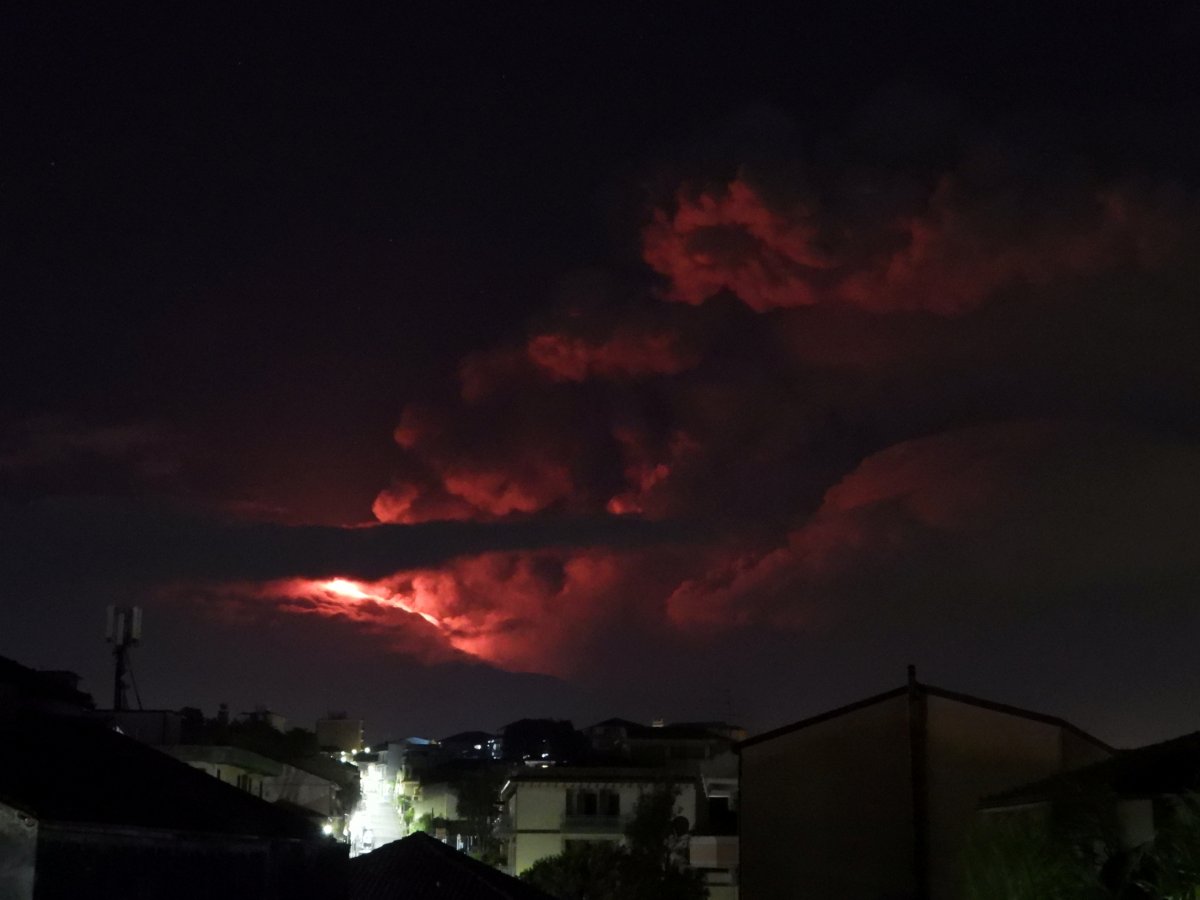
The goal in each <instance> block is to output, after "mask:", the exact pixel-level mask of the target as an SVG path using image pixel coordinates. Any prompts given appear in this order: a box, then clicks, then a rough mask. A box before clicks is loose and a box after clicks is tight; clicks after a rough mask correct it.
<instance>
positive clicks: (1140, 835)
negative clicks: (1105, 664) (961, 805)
mask: <svg viewBox="0 0 1200 900" xmlns="http://www.w3.org/2000/svg"><path fill="white" fill-rule="evenodd" d="M1198 790H1200V732H1194V733H1192V734H1185V735H1183V736H1182V737H1177V738H1173V739H1172V740H1169V741H1163V742H1161V743H1158V744H1150V745H1149V746H1146V747H1138V748H1137V749H1135V750H1124V751H1121V752H1120V753H1118V754H1117V755H1115V756H1113V757H1111V758H1110V759H1106V760H1103V761H1102V762H1098V763H1094V764H1092V765H1090V766H1085V767H1084V768H1081V769H1076V770H1074V771H1071V772H1066V773H1064V774H1062V775H1055V776H1052V777H1050V778H1046V779H1043V780H1041V781H1037V782H1034V783H1033V784H1027V785H1022V786H1021V787H1018V788H1015V789H1013V790H1009V791H1004V792H1002V793H999V794H995V795H993V796H991V797H985V798H984V799H983V801H982V802H981V803H980V810H981V813H982V815H981V819H982V820H984V821H986V820H989V819H995V818H997V817H1000V816H1004V815H1013V814H1019V815H1025V816H1035V817H1039V818H1045V819H1047V820H1048V819H1049V818H1050V816H1051V814H1052V813H1054V812H1062V811H1064V810H1063V809H1062V807H1064V806H1067V805H1070V804H1074V803H1079V802H1081V801H1082V802H1084V803H1086V804H1088V806H1089V808H1090V809H1091V810H1093V811H1102V812H1103V814H1104V815H1103V818H1104V819H1107V820H1108V821H1112V822H1115V823H1116V824H1117V835H1116V836H1117V838H1118V842H1119V846H1118V847H1115V848H1112V849H1114V850H1123V851H1136V850H1138V849H1139V848H1141V847H1143V846H1145V845H1146V844H1148V843H1149V842H1151V841H1152V840H1153V839H1154V837H1155V834H1156V833H1157V832H1158V830H1159V828H1161V827H1162V825H1163V824H1164V823H1165V822H1169V821H1170V820H1171V818H1172V817H1173V816H1174V815H1175V814H1176V811H1177V804H1178V803H1179V802H1180V800H1181V799H1182V798H1185V797H1194V796H1195V794H1196V792H1197V791H1198ZM1089 849H1090V848H1089Z"/></svg>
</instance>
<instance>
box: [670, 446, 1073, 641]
mask: <svg viewBox="0 0 1200 900" xmlns="http://www.w3.org/2000/svg"><path fill="white" fill-rule="evenodd" d="M1062 434H1063V428H1062V426H1057V425H1053V424H1047V423H1011V424H1004V425H995V426H986V427H980V428H974V429H967V430H964V431H957V432H950V433H947V434H940V435H935V436H932V437H927V438H920V439H917V440H912V441H905V442H904V443H901V444H897V445H895V446H893V447H889V448H887V449H886V450H882V451H880V452H879V453H876V454H873V455H872V456H869V457H868V458H867V459H865V460H863V461H862V463H860V464H859V466H858V467H857V468H856V469H855V470H854V471H853V472H851V473H850V474H849V475H847V476H846V477H845V478H843V479H842V480H841V481H840V482H839V483H837V484H836V485H834V486H833V487H831V488H830V489H829V490H828V491H827V492H826V494H825V498H824V501H823V502H822V504H821V506H820V508H819V509H818V510H817V512H816V513H815V514H814V515H813V516H812V517H811V518H810V519H809V520H808V521H807V522H805V523H804V524H803V525H802V526H801V527H799V528H796V529H794V530H792V531H791V532H790V533H789V534H788V535H787V536H786V539H785V541H784V542H783V543H782V545H779V546H775V547H772V548H768V549H761V548H756V547H744V546H741V547H739V546H734V547H731V548H727V549H726V550H724V551H722V555H723V556H724V559H722V560H721V561H720V562H719V563H718V564H717V565H715V566H712V567H711V568H710V569H709V571H708V572H707V573H706V574H704V575H703V576H701V577H698V578H691V579H688V580H687V581H685V582H684V583H683V584H681V585H680V586H679V587H678V589H677V590H675V591H674V593H673V594H672V595H671V597H670V599H669V600H668V611H669V614H670V616H671V617H672V619H674V620H675V621H676V622H677V623H679V624H681V625H696V624H704V623H707V624H709V625H714V624H723V623H726V622H728V621H730V620H731V619H733V620H737V621H751V620H753V619H755V618H760V617H761V618H766V619H769V620H772V621H776V622H781V623H787V624H795V623H796V621H797V617H798V616H799V617H801V618H803V616H805V615H807V614H808V613H806V612H804V610H806V608H807V606H808V603H809V602H811V601H814V600H815V599H817V598H819V597H820V596H821V595H822V593H823V592H826V591H828V590H829V589H830V586H831V585H832V584H834V583H836V581H837V580H838V579H839V578H841V577H843V576H844V575H846V573H847V572H850V571H852V570H853V569H854V568H855V567H857V566H860V565H861V564H862V563H863V562H864V556H868V557H869V558H870V560H871V562H872V563H875V564H878V563H886V562H887V561H888V560H892V559H896V558H898V557H901V556H903V554H905V553H906V552H908V551H909V550H910V549H911V548H912V547H913V546H916V545H917V544H918V543H920V541H921V539H922V535H923V534H927V533H929V532H944V533H948V534H950V533H952V534H956V535H960V536H961V535H964V534H970V533H972V532H974V531H982V530H984V529H985V528H986V527H987V526H988V525H990V524H991V522H992V520H993V517H994V515H995V514H996V513H997V511H998V509H999V508H1002V507H1003V504H1002V503H1000V502H999V501H1000V499H1001V498H1002V495H1003V491H1004V490H1005V489H1006V488H1011V487H1012V486H1015V485H1019V484H1021V483H1022V481H1023V477H1022V476H1023V474H1024V473H1025V470H1026V469H1027V467H1030V466H1032V465H1033V464H1034V462H1033V461H1035V460H1037V459H1038V458H1039V455H1040V454H1042V453H1043V452H1044V451H1046V450H1047V449H1048V448H1050V447H1052V446H1053V445H1054V443H1055V440H1056V439H1057V438H1058V437H1060V436H1061V435H1062Z"/></svg>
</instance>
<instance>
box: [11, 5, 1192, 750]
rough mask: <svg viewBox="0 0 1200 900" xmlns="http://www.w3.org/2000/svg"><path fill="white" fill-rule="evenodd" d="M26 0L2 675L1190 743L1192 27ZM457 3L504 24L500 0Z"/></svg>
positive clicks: (1089, 17) (182, 693)
mask: <svg viewBox="0 0 1200 900" xmlns="http://www.w3.org/2000/svg"><path fill="white" fill-rule="evenodd" d="M43 6H44V5H41V4H25V5H18V6H17V7H14V8H11V9H9V10H8V11H7V12H6V13H5V15H4V20H3V22H2V23H0V25H2V26H3V27H2V28H0V33H2V34H3V35H4V37H3V48H2V50H0V60H2V61H0V67H2V71H0V77H2V81H0V83H2V84H3V85H4V87H3V89H2V91H0V103H2V107H0V112H2V122H0V132H2V134H3V138H2V139H0V153H2V155H3V159H2V162H3V168H2V170H0V216H2V223H3V232H2V234H3V241H2V244H0V254H2V256H0V379H2V385H3V390H2V391H0V654H4V655H8V656H12V657H14V658H16V659H18V660H21V661H23V662H25V663H28V664H31V665H35V666H39V667H46V668H71V669H75V670H77V671H79V672H81V673H82V674H83V675H84V676H85V680H86V684H85V687H87V688H89V689H91V690H92V691H94V692H95V693H96V694H97V696H98V698H99V699H100V700H102V701H103V702H107V700H108V698H109V694H108V686H107V685H108V682H107V678H108V674H107V673H108V671H109V668H108V667H109V659H108V656H107V649H106V647H105V646H104V644H103V642H102V627H103V616H104V607H105V605H106V604H108V603H112V602H126V603H140V604H142V605H144V606H145V608H146V610H147V614H146V631H147V638H146V642H145V645H144V646H143V647H141V648H140V649H139V650H138V651H137V654H136V657H135V660H134V664H135V669H136V672H137V675H138V678H139V686H140V688H141V692H142V695H143V699H144V701H145V702H146V704H147V705H151V706H155V707H178V706H182V705H187V704H191V705H201V706H203V707H205V708H206V709H207V710H208V711H210V712H211V711H212V710H213V709H214V708H215V706H216V704H217V703H218V702H220V701H228V702H229V703H230V704H231V706H232V707H234V708H235V709H244V708H250V707H251V706H252V705H254V704H256V703H265V704H267V705H270V706H271V707H273V708H276V709H278V710H279V711H281V712H283V713H284V714H285V715H288V716H290V717H291V718H292V719H293V720H294V721H296V722H298V723H307V722H310V721H311V720H312V719H313V718H315V717H316V716H317V715H318V714H320V713H322V712H323V711H325V710H327V709H344V710H347V711H350V712H354V713H357V714H360V715H363V716H364V717H365V718H366V719H367V723H368V733H369V734H370V735H371V736H372V737H374V738H376V739H378V738H383V737H388V736H399V735H403V734H410V733H423V734H432V735H438V734H443V733H448V732H451V731H454V730H458V729H463V728H468V727H472V728H473V727H482V728H495V727H497V726H499V725H501V724H503V723H504V722H506V721H510V720H513V719H516V718H519V717H523V716H529V715H555V716H563V717H572V718H574V719H575V720H576V721H577V724H588V723H589V722H590V721H592V720H597V719H600V718H604V717H607V716H611V715H621V716H626V717H631V718H650V717H658V716H661V717H665V718H668V719H676V720H678V719H689V718H691V719H695V718H733V719H736V720H739V721H742V722H744V723H745V724H747V725H748V726H749V727H750V728H751V729H752V730H758V729H762V728H766V727H770V726H773V725H777V724H780V723H782V722H786V721H789V720H792V719H795V718H799V717H801V716H804V715H808V714H811V713H814V712H818V711H820V710H822V709H824V708H827V707H829V706H832V705H835V704H839V703H842V702H847V701H850V700H853V699H856V698H858V697H859V696H862V695H863V694H865V693H870V692H875V691H879V690H884V689H887V688H890V687H893V686H895V685H896V684H897V683H898V682H899V681H900V680H901V679H902V677H903V671H904V670H903V667H904V665H905V663H908V662H914V663H916V664H917V665H918V667H919V671H920V673H921V675H922V677H923V678H925V679H927V680H929V681H931V682H933V683H939V684H943V685H945V686H947V687H950V688H954V689H959V690H964V691H969V692H974V693H979V694H982V695H985V696H988V697H991V698H994V699H997V700H1000V701H1005V702H1010V703H1014V704H1019V705H1026V706H1030V707H1034V708H1037V709H1039V710H1043V711H1045V712H1050V713H1055V714H1060V715H1063V716H1066V717H1068V718H1070V719H1072V720H1073V721H1075V722H1076V723H1077V724H1079V725H1080V726H1082V727H1084V728H1088V729H1090V730H1092V731H1093V732H1095V733H1096V734H1097V736H1099V737H1101V738H1104V739H1107V740H1110V741H1112V742H1114V743H1117V744H1136V743H1138V742H1142V741H1146V740H1150V739H1155V738H1161V737H1167V736H1171V735H1174V734H1177V733H1182V732H1185V731H1192V730H1196V729H1197V728H1200V712H1197V711H1196V709H1195V706H1194V702H1193V698H1194V697H1195V696H1196V693H1197V690H1198V689H1200V667H1198V666H1197V665H1196V664H1195V645H1196V640H1197V637H1198V626H1200V606H1198V605H1197V603H1196V597H1197V595H1198V589H1200V528H1198V526H1200V391H1198V389H1197V385H1198V384H1200V354H1198V353H1197V352H1196V346H1197V340H1198V338H1200V304H1198V303H1197V300H1198V299H1200V298H1198V297H1197V284H1198V283H1200V282H1198V280H1197V275H1198V274H1200V271H1198V268H1200V267H1198V265H1197V259H1200V255H1198V253H1197V251H1200V239H1198V237H1197V235H1200V230H1198V228H1197V226H1198V225H1200V217H1198V215H1197V214H1198V212H1200V209H1198V206H1197V199H1198V197H1197V189H1198V188H1200V172H1197V168H1196V162H1195V161H1196V160H1197V159H1200V125H1198V124H1197V123H1198V122H1200V117H1198V115H1197V113H1200V109H1198V108H1197V107H1198V105H1200V104H1198V103H1197V101H1196V99H1195V88H1194V85H1195V84H1197V83H1200V71H1197V70H1198V69H1200V62H1198V60H1197V57H1196V54H1195V51H1194V48H1195V47H1196V46H1197V41H1198V40H1200V15H1197V13H1196V11H1195V7H1194V6H1193V5H1192V4H1186V3H1159V4H1145V5H1142V4H1139V5H1134V4H1116V3H1112V4H1107V3H1106V4H1088V5H1086V6H1085V5H1082V4H1080V5H1074V4H1052V5H1051V6H1053V7H1054V8H1053V9H1052V10H1047V9H1045V8H1043V7H1044V6H1045V4H1032V3H1030V4H1024V3H1018V4H1004V5H1003V9H998V8H994V7H993V8H987V7H984V6H981V5H974V4H950V3H946V4H895V3H875V4H864V3H860V4H840V3H838V4H833V3H830V4H824V5H816V4H793V5H792V7H791V9H790V12H787V13H779V12H777V11H768V10H767V7H766V6H764V7H763V8H762V9H760V10H754V9H752V8H749V7H747V6H746V5H745V4H737V5H732V4H731V5H729V6H722V5H720V4H699V5H696V4H693V5H692V7H690V8H685V7H679V8H675V9H671V8H668V7H667V6H666V5H662V6H653V8H646V7H647V6H648V5H646V4H642V5H639V6H637V7H636V8H635V7H633V6H631V7H630V8H629V9H628V10H618V9H613V8H611V7H612V6H613V5H611V4H610V5H603V6H601V5H597V6H595V7H593V8H592V9H590V10H581V9H580V8H578V5H577V4H549V3H544V4H542V3H538V4H534V3H530V4H500V5H494V6H493V8H491V9H489V10H486V11H482V12H481V11H480V10H477V9H474V8H471V9H468V8H466V6H465V5H464V6H461V7H455V6H454V5H452V4H431V5H429V6H428V7H427V8H422V7H420V6H419V5H418V4H403V5H400V6H399V7H398V8H397V10H396V11H395V12H393V13H391V14H388V15H383V16H380V17H377V18H370V19H367V18H362V19H352V20H347V19H345V18H342V17H340V16H339V15H338V14H337V13H336V12H335V11H334V10H331V9H328V8H326V9H322V10H313V11H311V12H308V11H305V10H304V9H303V8H302V5H298V4H293V5H290V6H288V7H280V8H279V9H274V10H268V9H267V8H266V7H265V6H255V8H253V9H249V10H247V9H234V8H232V7H229V8H215V7H209V8H206V9H204V10H199V11H195V12H194V14H192V15H184V14H182V13H181V12H180V11H178V10H164V9H162V8H160V7H151V6H149V5H147V6H146V7H145V8H144V9H142V10H140V11H134V9H133V8H124V9H122V10H121V11H120V12H116V11H110V10H106V9H102V8H87V9H83V8H72V9H65V8H64V9H61V10H57V11H55V10H48V9H45V8H43ZM471 6H472V7H473V6H475V5H474V4H472V5H471Z"/></svg>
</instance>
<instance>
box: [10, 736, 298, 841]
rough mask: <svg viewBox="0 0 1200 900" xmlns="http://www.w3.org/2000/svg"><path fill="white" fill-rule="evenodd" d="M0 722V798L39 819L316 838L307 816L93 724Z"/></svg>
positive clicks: (208, 832)
mask: <svg viewBox="0 0 1200 900" xmlns="http://www.w3.org/2000/svg"><path fill="white" fill-rule="evenodd" d="M2 725H3V730H4V736H3V739H2V740H0V800H3V801H4V802H6V803H8V804H10V805H13V806H15V807H18V808H20V809H23V810H24V811H26V812H28V813H30V814H32V815H33V816H35V817H36V818H38V819H41V820H43V821H46V822H59V823H87V824H97V825H117V826H126V827H133V828H149V829H162V830H173V831H191V832H203V833H207V834H236V835H255V836H263V837H282V838H302V839H304V838H307V839H313V840H317V839H320V832H319V830H318V829H317V828H316V826H315V825H313V824H312V823H310V822H308V821H306V820H305V819H303V818H300V817H297V816H294V815H292V814H290V813H287V812H284V811H283V810H280V809H276V808H275V807H274V806H272V805H271V804H270V803H267V802H265V801H263V800H260V799H258V798H257V797H252V796H251V795H250V794H248V793H246V792H244V791H240V790H238V789H237V788H235V787H234V786H232V785H229V784H223V783H222V782H220V781H218V780H217V779H215V778H213V777H211V776H209V775H206V774H205V773H203V772H201V771H199V770H198V769H194V768H192V767H191V766H189V765H187V764H186V763H182V762H179V761H178V760H175V759H172V758H171V757H169V756H167V755H166V754H165V753H160V752H159V751H158V750H155V749H154V748H152V747H147V746H145V745H143V744H140V743H138V742H137V741H135V740H133V739H131V738H127V737H125V736H124V735H121V734H117V733H116V732H115V731H111V730H109V729H107V728H105V727H103V726H102V725H99V724H97V723H95V722H89V721H87V720H85V719H76V718H58V717H49V716H33V715H22V716H14V717H10V718H8V719H6V720H4V721H3V723H2Z"/></svg>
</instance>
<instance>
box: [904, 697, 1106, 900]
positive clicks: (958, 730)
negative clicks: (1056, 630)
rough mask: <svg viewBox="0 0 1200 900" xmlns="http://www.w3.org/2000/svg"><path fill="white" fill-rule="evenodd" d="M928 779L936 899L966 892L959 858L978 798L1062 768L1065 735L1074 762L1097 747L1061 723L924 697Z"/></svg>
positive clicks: (932, 890) (933, 897) (1097, 750)
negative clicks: (963, 886)
mask: <svg viewBox="0 0 1200 900" xmlns="http://www.w3.org/2000/svg"><path fill="white" fill-rule="evenodd" d="M926 703H927V704H928V706H927V716H928V719H927V721H928V726H927V728H928V730H927V735H928V738H927V745H926V747H927V749H926V754H927V756H926V760H927V776H926V777H927V779H928V789H929V849H930V873H929V874H930V897H931V900H957V898H958V897H960V896H961V868H960V866H961V860H962V853H963V850H964V848H965V845H966V841H967V835H968V833H969V831H970V823H971V822H972V821H973V820H974V817H975V811H976V809H978V806H979V801H980V800H981V799H982V798H983V797H985V796H987V795H989V794H996V793H999V792H1001V791H1004V790H1007V789H1009V788H1014V787H1018V786H1020V785H1022V784H1028V783H1029V782H1031V781H1037V780H1038V779H1041V778H1046V777H1048V776H1050V775H1054V774H1056V773H1057V772H1060V771H1062V770H1063V765H1064V749H1065V746H1066V745H1065V743H1064V742H1065V737H1064V736H1065V735H1069V736H1070V737H1071V738H1073V739H1074V743H1072V744H1071V750H1072V752H1071V759H1072V761H1074V762H1078V761H1080V760H1082V759H1084V758H1086V757H1087V756H1089V752H1088V751H1087V750H1086V749H1085V747H1084V746H1083V745H1084V744H1087V746H1088V747H1090V748H1092V750H1091V754H1090V755H1093V756H1094V755H1095V754H1100V755H1104V751H1103V750H1102V749H1101V748H1099V747H1097V746H1096V745H1095V744H1092V743H1090V742H1086V741H1085V740H1084V739H1083V738H1079V737H1078V736H1076V735H1074V734H1072V733H1070V732H1069V731H1067V730H1066V729H1063V728H1062V727H1060V726H1058V725H1055V724H1050V723H1046V722H1039V721H1036V720H1034V719H1029V718H1026V717H1024V716H1017V715H1011V714H1009V713H1004V712H999V711H997V710H992V709H987V708H985V707H980V706H974V705H972V704H967V703H959V702H957V701H954V700H949V699H946V698H942V697H936V696H927V699H926Z"/></svg>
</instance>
